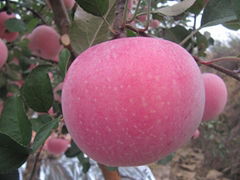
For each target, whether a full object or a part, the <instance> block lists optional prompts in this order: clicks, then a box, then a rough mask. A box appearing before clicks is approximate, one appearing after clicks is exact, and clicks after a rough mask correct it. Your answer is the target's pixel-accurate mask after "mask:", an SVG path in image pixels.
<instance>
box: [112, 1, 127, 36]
mask: <svg viewBox="0 0 240 180" xmlns="http://www.w3.org/2000/svg"><path fill="white" fill-rule="evenodd" d="M125 3H126V0H117V3H116V9H115V19H114V22H113V31H114V34H113V39H117V38H121V37H125V36H126V35H125V33H124V26H123V17H124V7H125Z"/></svg>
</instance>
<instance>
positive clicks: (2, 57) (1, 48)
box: [0, 39, 8, 68]
mask: <svg viewBox="0 0 240 180" xmlns="http://www.w3.org/2000/svg"><path fill="white" fill-rule="evenodd" d="M7 58H8V48H7V46H6V45H5V43H4V42H3V41H2V40H1V39H0V68H1V67H2V66H3V65H4V64H5V63H6V61H7Z"/></svg>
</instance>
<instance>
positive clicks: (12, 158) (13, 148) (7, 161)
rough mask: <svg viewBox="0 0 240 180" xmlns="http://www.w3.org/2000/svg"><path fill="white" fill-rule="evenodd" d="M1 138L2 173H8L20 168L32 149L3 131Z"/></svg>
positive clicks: (0, 159)
mask: <svg viewBox="0 0 240 180" xmlns="http://www.w3.org/2000/svg"><path fill="white" fill-rule="evenodd" d="M0 139H1V141H0V154H1V155H0V162H1V163H0V173H7V172H10V171H12V170H14V169H17V168H19V167H20V166H21V165H22V164H23V163H24V162H25V161H26V160H27V157H28V155H29V152H30V151H29V149H28V148H26V147H23V146H21V145H20V144H18V143H17V142H15V141H14V140H13V139H11V138H10V137H9V136H7V135H6V134H4V133H1V132H0Z"/></svg>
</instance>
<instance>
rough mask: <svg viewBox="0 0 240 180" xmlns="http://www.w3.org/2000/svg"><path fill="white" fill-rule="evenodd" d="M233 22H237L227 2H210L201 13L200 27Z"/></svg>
mask: <svg viewBox="0 0 240 180" xmlns="http://www.w3.org/2000/svg"><path fill="white" fill-rule="evenodd" d="M234 20H237V17H236V15H235V13H234V11H233V9H232V7H231V3H230V2H229V1H226V0H211V1H209V2H208V4H207V6H206V8H205V9H204V11H203V15H202V20H201V26H204V27H206V26H213V25H217V24H223V23H226V22H228V21H234Z"/></svg>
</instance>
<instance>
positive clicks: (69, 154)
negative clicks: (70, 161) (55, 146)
mask: <svg viewBox="0 0 240 180" xmlns="http://www.w3.org/2000/svg"><path fill="white" fill-rule="evenodd" d="M80 153H82V151H81V150H80V149H79V148H78V147H77V145H76V144H75V142H74V141H73V140H72V141H71V146H70V147H69V148H68V149H67V151H66V152H65V155H66V156H67V157H68V158H72V157H75V156H77V155H79V154H80Z"/></svg>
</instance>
